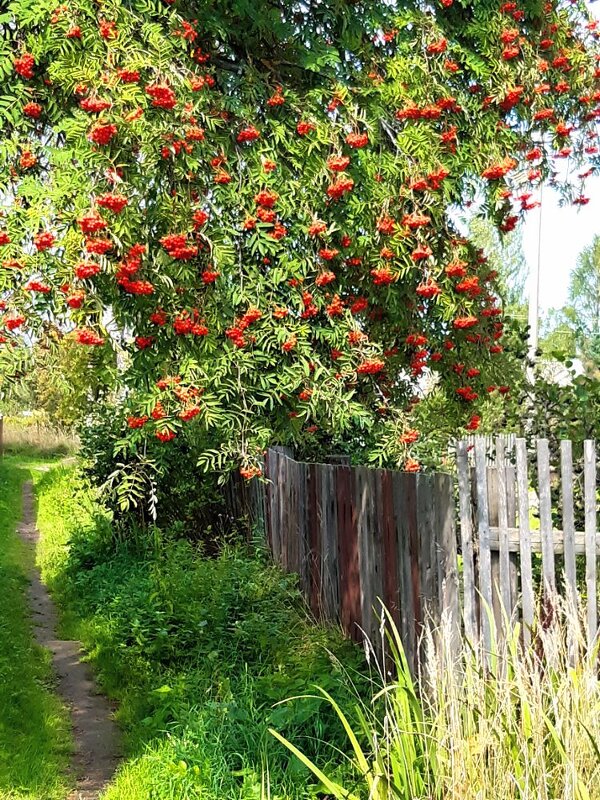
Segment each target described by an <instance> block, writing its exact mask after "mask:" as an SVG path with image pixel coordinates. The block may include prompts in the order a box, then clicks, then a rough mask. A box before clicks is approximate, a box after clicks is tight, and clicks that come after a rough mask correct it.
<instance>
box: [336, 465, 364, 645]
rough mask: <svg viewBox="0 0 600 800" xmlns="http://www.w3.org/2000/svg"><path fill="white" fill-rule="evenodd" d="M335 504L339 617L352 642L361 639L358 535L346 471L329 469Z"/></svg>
mask: <svg viewBox="0 0 600 800" xmlns="http://www.w3.org/2000/svg"><path fill="white" fill-rule="evenodd" d="M332 469H333V470H334V481H335V496H336V500H337V528H338V554H339V561H340V617H341V622H342V626H343V627H344V629H345V630H346V631H347V632H348V633H349V634H350V636H351V637H352V638H353V639H354V640H355V641H360V640H361V638H362V633H361V626H362V616H361V603H360V592H361V582H360V570H359V561H358V531H357V525H356V514H355V511H354V482H353V476H352V470H351V469H350V467H332Z"/></svg>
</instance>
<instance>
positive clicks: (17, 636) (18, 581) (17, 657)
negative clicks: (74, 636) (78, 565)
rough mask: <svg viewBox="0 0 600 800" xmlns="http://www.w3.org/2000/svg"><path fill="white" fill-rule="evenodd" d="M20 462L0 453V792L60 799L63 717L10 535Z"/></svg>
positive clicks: (26, 564) (24, 474)
mask: <svg viewBox="0 0 600 800" xmlns="http://www.w3.org/2000/svg"><path fill="white" fill-rule="evenodd" d="M29 463H30V464H31V462H29ZM28 466H29V464H28V463H27V462H24V461H23V458H22V457H20V458H19V459H18V460H17V459H13V458H9V457H5V458H4V459H0V585H1V586H2V591H1V592H0V709H1V719H0V797H1V798H6V800H21V798H22V800H62V798H64V796H65V792H66V791H67V788H68V786H67V783H68V781H67V778H66V770H67V766H68V761H69V755H70V750H71V745H72V742H71V737H70V731H69V719H68V714H67V711H66V709H65V708H64V707H63V706H62V704H61V703H60V701H59V699H58V698H57V697H56V695H55V694H54V692H53V691H52V667H51V663H50V655H49V653H48V652H47V651H44V650H42V649H41V648H40V647H38V646H37V645H36V644H35V642H34V640H33V634H32V630H31V619H30V613H29V609H28V598H27V586H28V578H29V571H30V569H31V568H32V566H33V563H32V562H33V559H32V553H31V552H30V550H29V549H27V548H26V547H25V546H24V544H23V543H22V542H21V541H20V540H19V539H18V538H17V535H16V533H15V528H16V526H17V523H18V522H20V515H21V489H22V485H23V483H24V481H25V480H27V479H28V478H29V470H28V468H27V467H28Z"/></svg>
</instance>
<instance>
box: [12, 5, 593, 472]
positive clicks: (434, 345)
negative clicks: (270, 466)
mask: <svg viewBox="0 0 600 800" xmlns="http://www.w3.org/2000/svg"><path fill="white" fill-rule="evenodd" d="M0 24H1V25H2V26H3V33H4V37H3V41H2V44H1V48H2V49H1V50H0V75H1V76H2V81H3V87H4V88H3V91H4V95H3V96H2V97H0V118H1V120H2V125H3V133H4V137H3V142H2V144H0V163H2V166H3V169H2V182H1V186H0V189H1V192H2V201H1V202H2V204H3V206H4V209H5V212H4V213H5V218H4V220H3V224H2V226H1V228H0V230H1V232H0V258H1V261H0V264H1V265H2V267H1V268H0V291H1V293H2V298H3V299H2V309H3V314H4V316H3V322H2V324H3V328H4V330H3V333H2V341H3V342H4V347H5V348H6V349H7V350H8V351H10V349H11V348H12V347H13V346H14V343H15V342H16V341H17V340H18V338H19V335H20V332H22V331H31V330H32V331H33V335H35V327H36V325H38V324H41V323H43V322H44V321H46V320H48V319H50V318H51V319H54V320H56V321H57V322H58V324H59V325H60V326H61V327H63V329H64V330H67V331H72V333H71V334H70V335H72V337H73V338H74V339H75V340H76V341H77V342H79V343H80V344H81V346H83V347H98V348H109V347H118V348H119V349H121V350H125V351H126V353H127V357H126V358H124V359H123V358H121V362H122V364H124V368H123V373H122V376H121V377H122V381H123V384H124V386H125V387H127V397H128V400H127V404H128V410H127V417H128V425H129V429H130V434H131V437H132V438H133V441H136V440H138V439H142V438H144V437H146V436H149V435H151V436H156V437H158V439H159V440H160V441H162V442H165V444H166V443H167V442H168V441H169V440H170V439H172V438H173V437H175V436H177V435H178V432H179V431H180V429H181V427H182V426H188V425H203V426H206V427H208V428H210V429H212V430H213V431H214V438H215V441H217V442H219V443H220V448H219V449H218V450H216V449H215V450H214V451H213V452H211V453H208V454H207V456H206V461H205V463H206V464H207V465H212V466H215V465H217V466H219V465H222V464H223V463H225V462H227V461H236V462H237V463H241V465H242V470H243V474H245V475H247V476H248V477H250V476H251V475H253V474H254V473H255V472H256V471H257V469H258V468H257V467H256V464H255V458H256V456H257V455H258V454H259V453H260V452H261V451H262V450H263V449H264V448H265V446H266V445H267V444H269V443H270V442H273V441H279V442H282V443H289V442H295V443H297V444H300V445H301V446H302V445H306V446H307V447H309V446H310V442H311V441H312V439H311V437H313V438H314V437H319V436H322V437H330V438H331V437H336V436H338V437H339V436H350V435H353V436H355V437H356V436H357V435H358V434H360V437H362V439H361V438H360V437H359V439H357V441H360V440H362V441H364V442H372V443H374V452H375V453H376V455H377V456H378V457H379V458H381V459H383V460H388V461H389V460H393V461H399V462H400V463H402V464H404V466H405V468H408V469H417V468H418V464H417V463H416V462H415V460H414V458H412V457H411V446H412V445H413V444H414V443H415V435H416V434H415V433H414V427H413V424H412V423H411V414H414V413H415V400H416V399H418V398H415V394H418V389H419V386H420V381H421V380H422V377H423V375H424V374H425V373H428V375H429V377H428V380H429V382H430V383H431V384H435V385H436V386H437V389H436V394H435V397H436V401H435V402H436V403H438V405H439V407H440V408H442V409H443V414H444V417H445V419H446V420H448V419H450V420H452V424H453V426H454V428H455V429H456V430H460V429H463V428H464V427H466V428H468V429H471V430H474V429H476V428H477V426H478V425H479V420H480V416H481V412H480V410H479V409H480V406H481V403H483V402H485V400H486V398H487V397H488V395H489V394H490V393H496V394H497V393H498V392H499V393H500V395H503V394H506V393H508V392H509V391H510V382H509V379H508V378H507V375H509V374H510V370H511V369H513V368H514V362H513V361H512V358H513V357H512V355H511V354H507V353H506V351H505V350H504V347H503V335H504V325H503V317H502V306H501V303H500V301H499V300H498V291H497V288H498V287H497V285H496V275H495V274H494V271H493V270H491V269H490V268H489V266H488V265H487V263H486V261H485V258H484V257H483V256H482V255H481V253H480V252H479V251H478V250H477V248H476V247H475V246H474V245H473V244H472V243H471V242H470V241H469V240H467V239H465V238H464V237H462V236H461V235H460V234H459V232H458V231H457V230H456V228H455V225H454V223H453V221H452V220H453V217H452V214H451V213H450V211H451V209H452V208H453V207H456V206H457V205H458V206H464V205H465V204H467V203H468V204H474V205H475V206H476V208H477V210H478V213H480V214H481V215H483V216H485V217H487V218H489V219H490V220H492V221H493V223H494V225H496V226H497V228H498V229H499V230H500V231H504V232H506V231H510V230H512V229H513V228H514V227H515V225H516V224H517V222H518V220H519V218H520V217H521V215H523V214H525V213H526V212H527V210H529V209H530V208H532V207H534V205H535V203H534V202H533V200H532V191H533V189H534V188H535V187H536V186H537V185H538V184H539V182H540V181H542V180H544V179H549V180H553V175H554V173H555V167H556V164H557V163H558V162H559V161H560V160H561V159H569V161H570V163H571V164H572V166H573V168H572V169H570V170H569V175H570V176H571V177H570V181H569V183H568V184H567V185H566V186H565V187H564V191H565V195H566V196H567V197H568V198H570V199H571V201H572V202H575V203H579V204H583V203H585V202H587V198H586V197H585V194H584V192H585V189H584V182H585V179H586V177H589V175H590V174H591V173H592V172H593V171H594V170H595V169H596V168H597V164H598V160H597V151H598V148H597V144H596V139H597V130H596V128H597V119H598V117H599V115H600V91H599V90H598V87H599V86H600V83H599V80H598V76H599V74H600V73H599V71H598V68H597V62H596V41H597V35H598V34H597V31H596V23H594V22H591V21H590V19H589V17H588V15H587V11H586V9H585V5H584V4H583V3H577V2H575V3H570V2H568V3H563V2H559V3H555V2H547V3H541V2H537V1H535V2H534V1H533V0H527V1H526V2H519V3H517V2H512V1H510V2H504V3H502V4H500V3H498V2H497V0H485V1H484V2H474V3H470V2H458V0H441V2H439V3H438V2H436V3H433V4H425V5H424V4H415V3H407V4H400V3H396V2H389V3H375V2H352V3H347V2H341V1H340V0H322V2H319V3H309V4H305V3H302V2H293V1H292V0H270V1H269V2H267V0H257V1H256V2H253V3H248V2H246V0H227V2H218V3H214V2H208V0H186V2H183V0H175V2H163V0H107V1H106V2H102V3H99V2H94V1H93V0H71V2H69V3H65V4H63V5H59V6H58V7H57V6H56V5H55V3H54V2H48V0H13V2H12V3H11V4H10V6H9V10H8V11H7V12H6V13H5V14H4V15H2V16H1V17H0ZM557 160H558V161H557ZM100 361H102V360H100ZM430 424H431V426H432V427H435V425H436V424H437V420H436V419H432V420H430Z"/></svg>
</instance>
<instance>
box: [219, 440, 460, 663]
mask: <svg viewBox="0 0 600 800" xmlns="http://www.w3.org/2000/svg"><path fill="white" fill-rule="evenodd" d="M264 471H265V478H266V482H265V483H260V482H257V481H252V482H251V484H249V485H248V486H246V487H243V486H241V485H240V483H239V481H238V480H236V482H235V484H234V485H233V486H231V487H230V488H229V490H228V500H229V505H230V507H231V508H232V511H233V513H235V514H236V516H238V517H239V516H241V515H242V514H243V513H244V511H246V513H249V514H250V516H251V517H252V518H253V519H254V521H255V523H258V524H259V525H261V526H263V525H264V530H265V533H266V536H267V538H268V541H269V544H270V546H271V549H272V552H273V555H274V557H275V559H276V561H278V562H279V563H280V564H281V565H282V566H283V567H284V568H285V569H286V570H289V571H292V572H296V573H297V574H298V575H299V578H300V585H301V588H302V590H303V592H304V594H305V596H306V598H307V600H308V602H309V604H310V607H311V609H312V611H313V612H314V614H315V615H316V616H317V617H321V618H325V619H330V620H337V621H339V622H340V623H341V624H342V626H343V628H344V629H345V630H346V631H347V632H348V633H349V634H350V636H352V638H354V639H355V640H361V639H363V638H364V636H367V637H368V638H369V640H370V641H371V642H373V643H374V644H375V646H376V647H377V643H378V641H379V640H380V638H381V637H380V631H379V620H378V617H380V616H381V607H380V603H379V601H378V599H381V600H383V602H384V603H385V605H386V606H387V608H388V609H389V610H390V613H391V614H392V617H393V618H394V620H395V621H396V623H397V625H398V627H399V630H400V633H401V636H402V640H403V644H404V647H405V649H406V652H407V657H408V659H409V662H410V663H411V664H412V665H413V666H414V665H416V663H417V660H418V646H419V644H418V643H419V637H420V633H421V631H422V628H423V624H424V622H425V620H426V619H427V618H429V617H431V618H432V619H433V620H434V621H439V620H440V619H441V617H442V614H443V613H444V612H445V613H446V614H448V615H449V616H450V617H451V619H452V620H454V621H455V622H456V643H457V644H458V635H459V632H458V625H459V619H460V616H459V593H458V575H457V549H456V530H455V515H454V497H453V493H454V482H453V479H452V476H451V475H447V474H441V473H438V474H410V473H401V472H393V471H390V470H382V469H369V468H367V467H352V468H351V467H349V466H347V465H339V464H307V463H301V462H297V461H294V460H293V459H292V458H290V457H289V456H288V455H286V454H285V453H282V452H277V451H276V450H269V451H268V453H267V456H266V459H265V470H264Z"/></svg>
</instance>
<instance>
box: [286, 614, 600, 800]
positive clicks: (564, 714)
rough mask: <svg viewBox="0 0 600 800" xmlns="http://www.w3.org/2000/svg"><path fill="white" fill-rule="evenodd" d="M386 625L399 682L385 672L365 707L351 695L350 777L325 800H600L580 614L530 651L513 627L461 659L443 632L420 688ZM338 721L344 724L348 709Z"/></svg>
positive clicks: (597, 706) (429, 646)
mask: <svg viewBox="0 0 600 800" xmlns="http://www.w3.org/2000/svg"><path fill="white" fill-rule="evenodd" d="M558 604H559V601H558V600H557V606H558ZM391 627H392V637H391V644H390V648H391V652H392V654H393V656H394V661H395V664H396V677H395V678H390V677H389V675H388V676H387V679H386V686H385V688H384V689H383V690H382V691H380V692H378V693H376V694H375V695H374V696H373V698H372V699H371V702H369V701H368V700H365V698H364V697H363V698H361V697H357V703H358V705H359V706H360V707H361V709H362V725H361V726H360V728H358V729H355V730H351V731H349V732H348V733H349V741H350V742H351V744H352V746H353V750H354V759H353V760H354V767H355V775H356V780H355V781H354V782H352V783H351V784H345V785H343V786H339V785H334V784H333V783H331V784H328V785H327V788H328V789H329V791H330V793H331V796H332V797H335V798H336V799H337V798H339V799H340V800H341V798H347V800H351V799H352V800H363V798H365V799H366V798H369V800H557V799H558V798H560V800H598V798H600V750H599V744H600V683H599V681H598V652H597V649H595V650H594V651H592V652H588V653H587V655H585V656H584V655H581V657H580V659H579V661H578V662H577V663H576V664H574V663H573V642H577V643H578V645H579V647H580V652H581V653H584V651H585V649H584V645H585V643H584V639H583V634H582V626H581V625H580V621H579V619H578V618H577V617H576V616H574V615H570V614H568V613H564V614H562V615H561V620H560V623H558V624H555V625H553V626H552V627H550V628H549V629H547V630H542V629H539V630H538V631H537V632H536V637H535V641H534V644H533V645H532V647H531V649H528V650H526V651H524V650H523V647H522V645H521V640H520V631H519V628H518V627H516V628H514V629H513V632H512V635H511V636H510V637H509V638H508V640H503V641H502V642H499V643H497V644H496V645H495V646H494V653H493V654H486V655H485V656H483V655H482V654H481V653H480V652H479V651H478V650H477V649H472V648H470V647H468V646H465V647H464V648H463V649H462V651H461V652H460V654H459V655H458V657H457V656H456V655H455V653H454V650H453V648H452V645H451V635H450V631H449V630H442V631H441V632H438V634H437V635H436V636H429V637H428V639H427V641H426V651H427V657H426V659H425V669H424V673H423V675H422V676H421V680H420V682H419V684H418V685H417V684H416V683H413V681H412V679H411V677H410V675H409V674H408V671H407V669H406V665H405V662H404V658H403V655H402V648H401V645H400V642H399V637H398V635H397V632H396V631H395V630H394V629H393V626H391ZM338 714H339V718H340V724H341V725H344V727H347V723H346V722H345V715H344V709H339V710H338ZM355 734H356V737H355V738H354V739H353V738H352V737H353V736H354V735H355ZM278 738H280V740H281V737H278ZM285 744H286V745H287V746H288V747H289V748H291V747H292V746H293V743H292V742H287V741H286V742H285ZM296 755H297V756H298V758H299V759H300V760H303V761H304V763H305V764H307V766H309V767H310V768H313V765H311V764H310V762H309V761H308V760H307V759H306V758H305V756H304V755H303V754H302V753H301V752H300V753H298V752H297V753H296Z"/></svg>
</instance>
